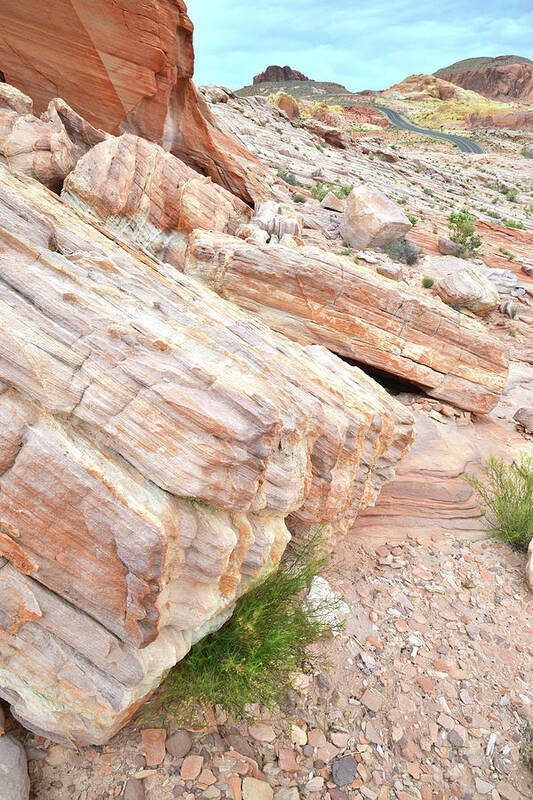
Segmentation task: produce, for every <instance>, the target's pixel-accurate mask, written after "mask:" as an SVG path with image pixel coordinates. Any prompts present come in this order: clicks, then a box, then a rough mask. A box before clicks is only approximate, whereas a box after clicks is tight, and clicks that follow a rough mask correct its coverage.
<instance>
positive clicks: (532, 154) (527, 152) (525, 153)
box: [520, 147, 533, 158]
mask: <svg viewBox="0 0 533 800" xmlns="http://www.w3.org/2000/svg"><path fill="white" fill-rule="evenodd" d="M520 155H521V156H522V157H523V158H533V150H526V148H525V147H524V148H523V149H522V150H521V151H520Z"/></svg>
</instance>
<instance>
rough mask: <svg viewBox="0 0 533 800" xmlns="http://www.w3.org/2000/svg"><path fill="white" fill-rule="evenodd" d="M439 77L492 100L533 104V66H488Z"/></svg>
mask: <svg viewBox="0 0 533 800" xmlns="http://www.w3.org/2000/svg"><path fill="white" fill-rule="evenodd" d="M439 77H440V78H442V79H443V80H445V81H449V82H450V83H455V84H456V85H457V86H462V88H463V89H470V90H472V91H473V92H478V94H482V95H484V96H485V97H490V98H491V100H500V101H501V102H510V101H512V100H518V101H519V102H521V103H533V64H505V65H502V66H486V67H482V68H481V69H474V70H467V71H465V72H451V73H448V74H442V75H441V74H440V73H439Z"/></svg>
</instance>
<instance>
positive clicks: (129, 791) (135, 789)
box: [123, 778, 145, 800]
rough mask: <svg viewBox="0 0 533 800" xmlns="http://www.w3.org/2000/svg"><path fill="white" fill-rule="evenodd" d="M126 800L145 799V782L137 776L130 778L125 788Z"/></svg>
mask: <svg viewBox="0 0 533 800" xmlns="http://www.w3.org/2000/svg"><path fill="white" fill-rule="evenodd" d="M123 797H124V800H144V798H145V794H144V784H143V782H142V781H139V780H137V778H129V780H128V782H127V784H126V788H125V789H124V795H123Z"/></svg>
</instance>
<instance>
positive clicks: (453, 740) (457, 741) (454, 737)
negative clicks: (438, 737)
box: [447, 730, 464, 747]
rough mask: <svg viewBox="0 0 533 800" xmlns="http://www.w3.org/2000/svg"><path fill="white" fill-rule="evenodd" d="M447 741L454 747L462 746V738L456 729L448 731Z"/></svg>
mask: <svg viewBox="0 0 533 800" xmlns="http://www.w3.org/2000/svg"><path fill="white" fill-rule="evenodd" d="M447 738H448V741H449V743H450V744H451V745H453V746H454V747H464V740H463V738H462V737H461V736H460V735H459V734H458V733H457V731H456V730H452V731H449V732H448V737H447Z"/></svg>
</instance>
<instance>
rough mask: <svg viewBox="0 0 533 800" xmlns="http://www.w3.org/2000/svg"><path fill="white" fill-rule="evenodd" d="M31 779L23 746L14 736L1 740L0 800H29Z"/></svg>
mask: <svg viewBox="0 0 533 800" xmlns="http://www.w3.org/2000/svg"><path fill="white" fill-rule="evenodd" d="M29 795H30V779H29V776H28V768H27V766H26V753H25V752H24V748H23V746H22V745H21V744H20V742H18V741H17V740H16V739H15V738H14V737H13V736H10V735H9V734H8V735H4V736H2V737H1V738H0V800H28V797H29Z"/></svg>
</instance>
